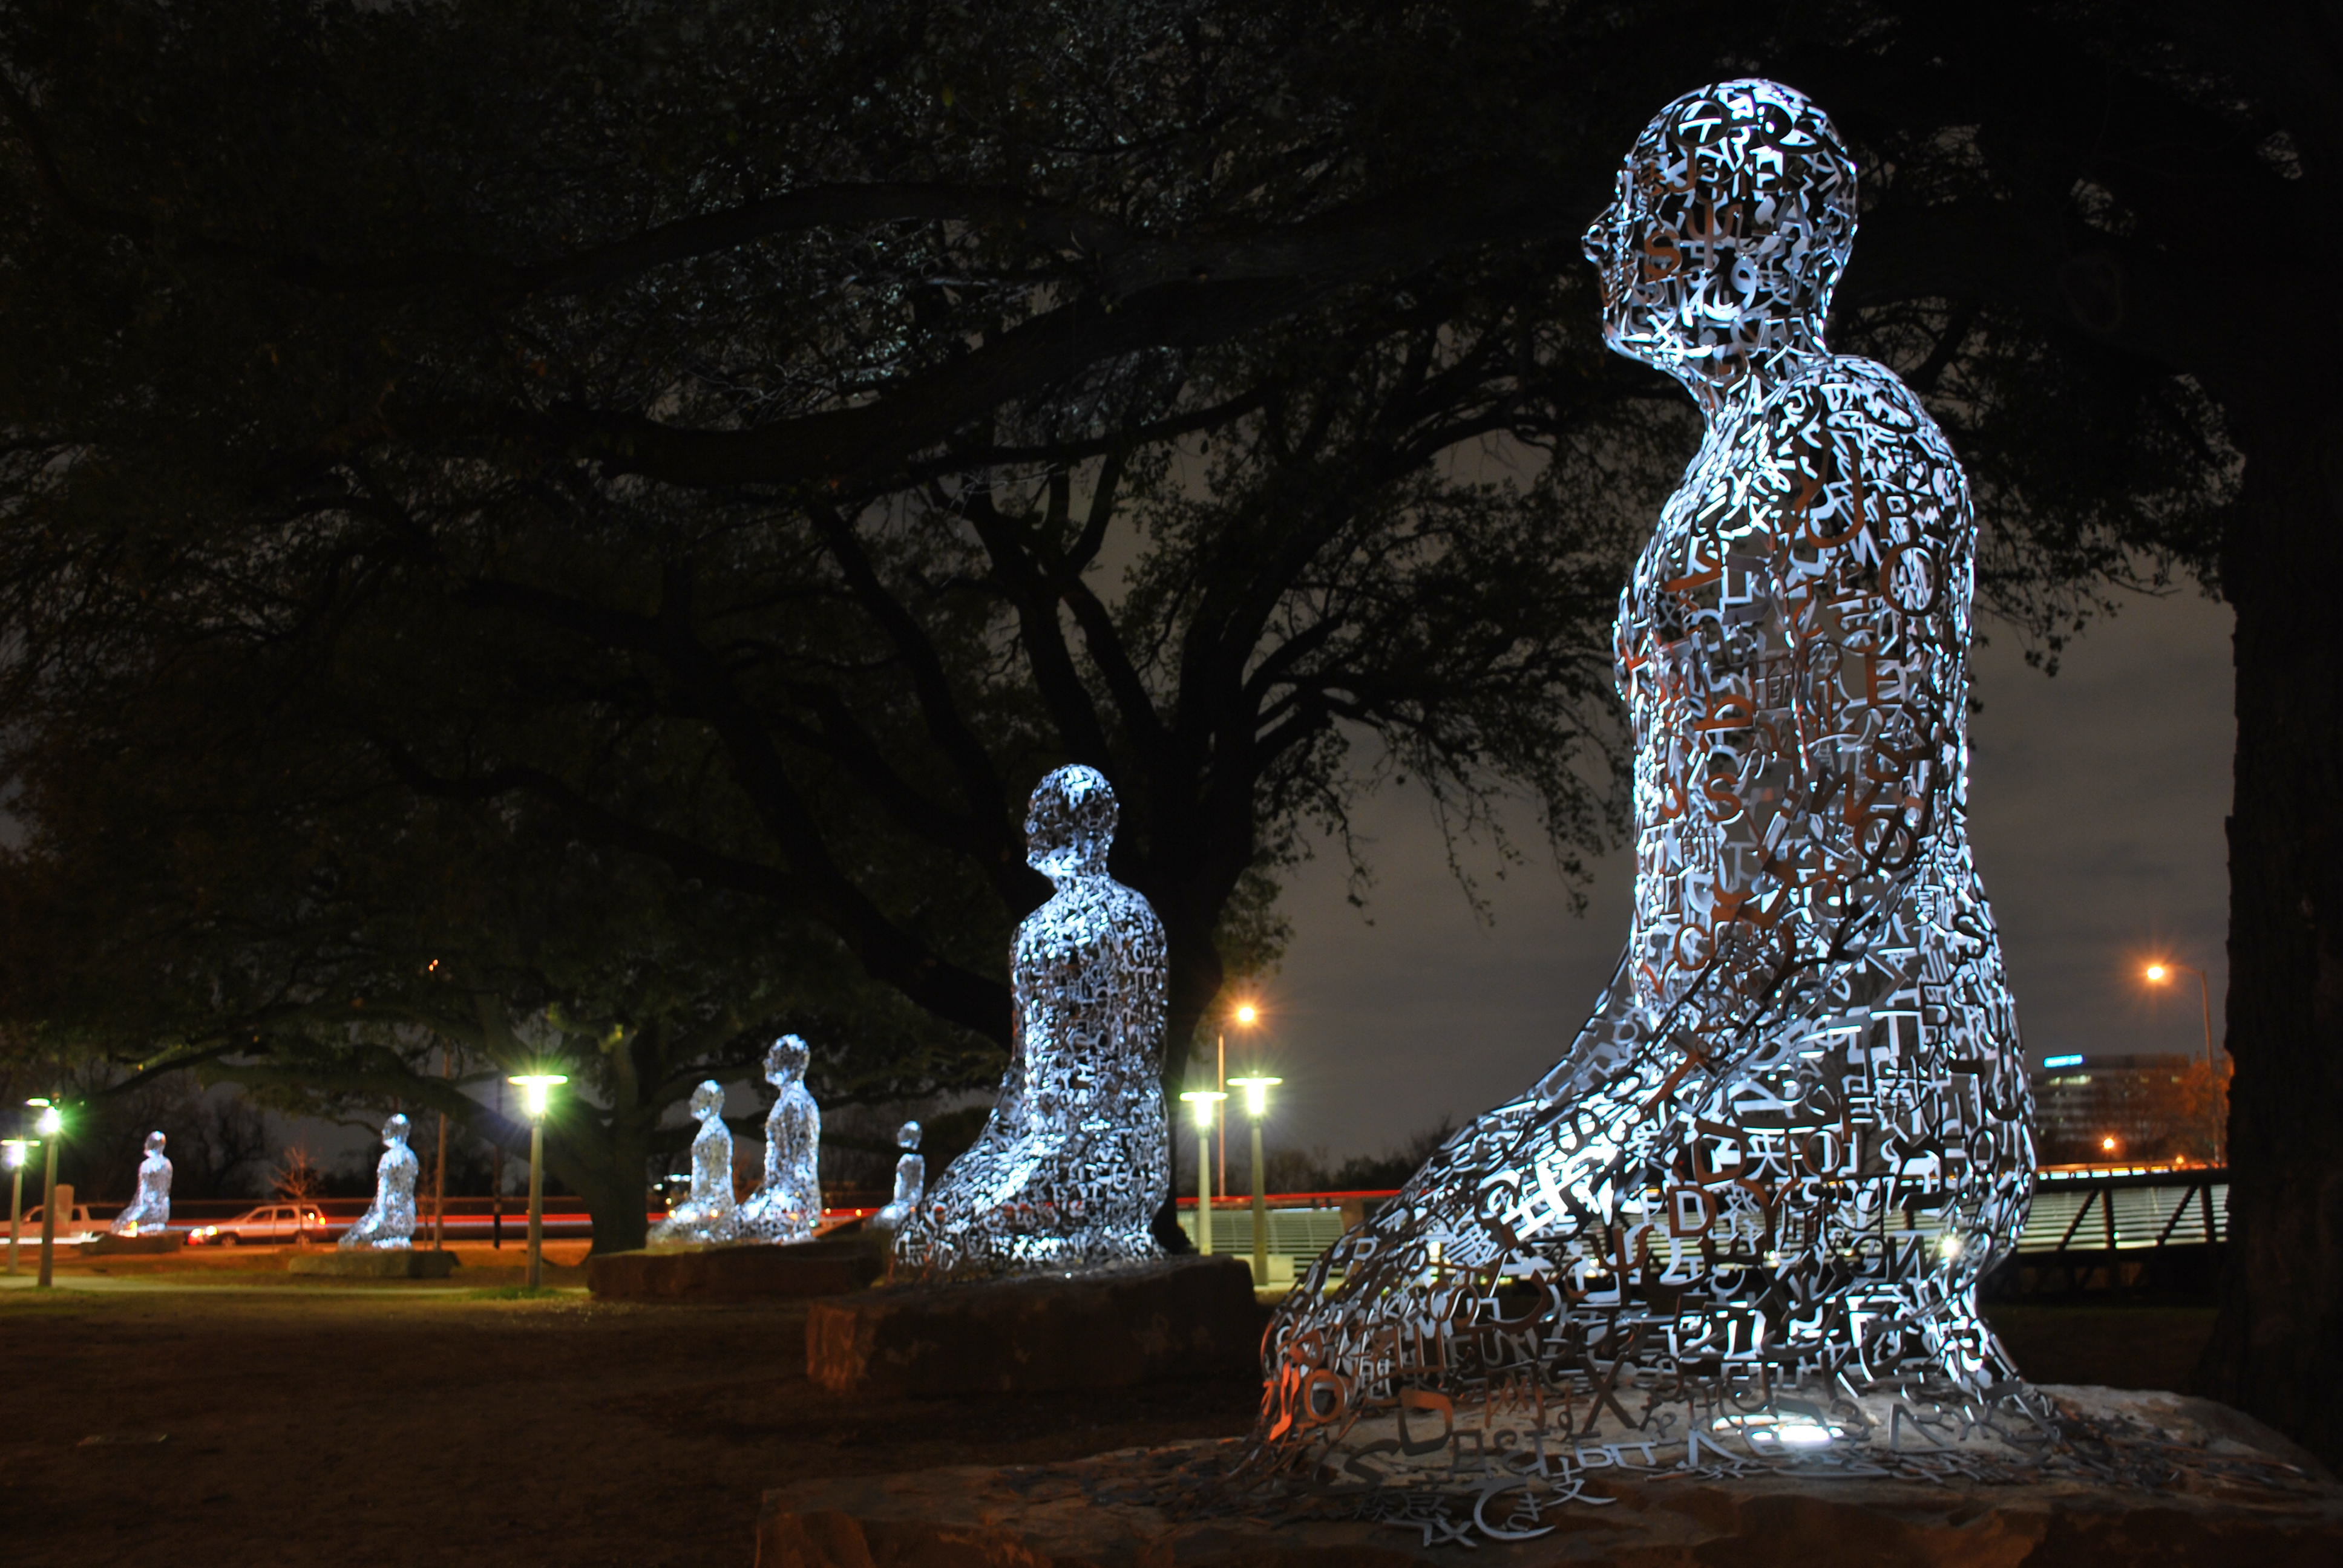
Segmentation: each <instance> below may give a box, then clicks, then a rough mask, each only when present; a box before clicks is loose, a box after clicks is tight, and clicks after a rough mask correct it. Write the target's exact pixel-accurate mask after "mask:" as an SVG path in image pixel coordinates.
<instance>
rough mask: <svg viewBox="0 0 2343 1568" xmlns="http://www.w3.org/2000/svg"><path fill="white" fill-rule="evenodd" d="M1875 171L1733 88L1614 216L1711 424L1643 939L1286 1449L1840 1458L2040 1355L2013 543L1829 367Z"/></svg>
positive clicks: (1648, 741) (1465, 1158)
mask: <svg viewBox="0 0 2343 1568" xmlns="http://www.w3.org/2000/svg"><path fill="white" fill-rule="evenodd" d="M1854 237H1855V165H1854V163H1853V161H1852V159H1851V158H1850V157H1849V156H1848V155H1847V154H1846V152H1845V150H1844V146H1843V144H1842V143H1841V141H1840V139H1839V137H1838V135H1837V133H1836V132H1835V129H1834V128H1833V127H1832V126H1831V123H1830V122H1829V120H1828V119H1826V118H1825V116H1824V115H1823V114H1822V113H1821V111H1819V110H1818V109H1816V108H1815V106H1813V105H1812V104H1810V103H1809V102H1808V101H1807V100H1806V99H1805V97H1803V96H1802V95H1799V94H1797V93H1795V92H1794V91H1792V90H1790V89H1788V88H1785V87H1783V86H1780V85H1776V84H1774V83H1770V82H1764V81H1738V82H1729V83H1725V84H1723V85H1717V86H1714V87H1709V88H1705V89H1703V90H1702V91H1699V92H1696V93H1693V94H1691V95H1687V96H1685V97H1684V98H1681V99H1679V100H1677V101H1676V102H1675V103H1674V104H1672V105H1670V106H1668V107H1667V108H1666V109H1665V110H1664V111H1662V113H1661V114H1660V116H1659V117H1658V118H1657V119H1655V120H1654V121H1653V122H1652V124H1651V126H1649V127H1648V128H1647V129H1646V130H1645V131H1644V134H1643V136H1642V137H1641V139H1639V140H1638V141H1637V142H1636V144H1635V146H1634V150H1633V151H1632V152H1631V153H1630V155H1629V156H1628V158H1627V160H1626V164H1625V166H1624V168H1623V169H1622V170H1621V172H1620V175H1619V178H1618V186H1617V195H1616V198H1615V200H1614V203H1613V205H1612V206H1611V207H1610V209H1609V210H1608V211H1607V212H1605V213H1604V215H1603V216H1602V217H1600V218H1599V219H1598V220H1597V221H1596V222H1595V224H1594V227H1593V228H1592V229H1590V230H1589V231H1588V233H1587V236H1586V240H1585V246H1586V252H1587V255H1588V256H1589V258H1590V259H1592V260H1593V261H1594V264H1595V266H1597V268H1598V269H1599V270H1600V273H1601V281H1602V291H1603V302H1604V334H1605V337H1606V338H1607V339H1608V341H1609V343H1610V345H1611V347H1613V348H1614V350H1616V351H1617V352H1619V353H1621V354H1624V355H1627V356H1629V357H1633V358H1636V359H1640V360H1643V361H1644V362H1645V363H1647V364H1650V365H1653V366H1655V367H1658V368H1659V369H1661V370H1663V371H1665V372H1666V373H1667V374H1668V375H1670V376H1672V377H1674V378H1675V379H1676V380H1678V381H1680V382H1681V383H1683V384H1684V387H1686V388H1687V389H1688V390H1689V391H1690V392H1691V394H1692V396H1693V397H1694V400H1695V401H1696V402H1697V403H1698V404H1699V406H1700V407H1701V409H1702V411H1703V413H1704V415H1705V417H1706V431H1705V436H1704V440H1703V442H1702V444H1701V447H1700V450H1699V453H1698V455H1697V456H1696V457H1694V459H1693V461H1692V464H1691V466H1690V467H1689V468H1688V469H1687V470H1686V472H1685V474H1684V480H1683V482H1682V485H1681V486H1680V487H1679V488H1678V489H1677V490H1676V492H1675V493H1674V496H1672V497H1671V498H1669V500H1668V501H1667V503H1666V505H1665V507H1664V508H1663V510H1662V512H1661V514H1660V518H1659V522H1658V525H1657V528H1656V529H1655V531H1654V534H1653V536H1652V538H1651V540H1650V542H1649V543H1648V544H1647V545H1646V546H1645V547H1644V550H1643V552H1642V555H1641V557H1640V558H1639V559H1638V560H1637V562H1636V564H1635V567H1634V574H1633V576H1632V578H1630V580H1629V582H1628V584H1627V586H1626V588H1625V589H1624V592H1623V593H1622V594H1621V596H1620V601H1619V615H1618V623H1617V630H1616V644H1615V646H1616V659H1617V664H1616V671H1617V678H1618V683H1619V691H1620V695H1621V698H1622V699H1623V700H1624V703H1625V705H1626V710H1627V715H1628V718H1629V721H1630V723H1631V725H1632V727H1633V733H1634V748H1635V750H1634V824H1635V896H1634V917H1633V924H1632V926H1631V928H1630V930H1629V933H1628V939H1627V945H1626V950H1625V952H1624V955H1623V956H1622V957H1621V960H1620V962H1619V967H1618V970H1617V972H1616V974H1615V976H1614V979H1613V980H1612V982H1611V985H1610V988H1609V990H1607V991H1606V992H1605V994H1604V996H1603V997H1602V998H1601V999H1600V1000H1598V1001H1597V1003H1596V1004H1595V1009H1594V1016H1593V1017H1592V1018H1591V1019H1590V1020H1588V1021H1587V1022H1586V1023H1585V1024H1584V1027H1583V1028H1582V1029H1581V1030H1579V1031H1578V1033H1577V1036H1576V1038H1575V1040H1574V1042H1573V1043H1572V1045H1571V1047H1570V1049H1569V1050H1568V1051H1567V1052H1566V1053H1565V1054H1564V1056H1563V1058H1562V1060H1560V1062H1559V1063H1558V1064H1556V1065H1555V1066H1554V1069H1553V1070H1551V1071H1550V1072H1548V1073H1547V1074H1546V1076H1545V1077H1544V1079H1543V1080H1541V1081H1539V1082H1538V1083H1537V1084H1536V1085H1535V1086H1534V1088H1533V1089H1532V1090H1531V1091H1529V1092H1528V1093H1527V1094H1525V1095H1524V1096H1523V1097H1522V1098H1521V1099H1519V1100H1517V1101H1513V1103H1511V1104H1508V1105H1504V1106H1501V1107H1500V1108H1498V1109H1497V1110H1495V1111H1490V1112H1489V1113H1487V1114H1486V1115H1484V1116H1483V1117H1481V1118H1480V1119H1479V1120H1478V1121H1474V1122H1473V1123H1472V1124H1471V1125H1470V1126H1468V1127H1466V1128H1465V1129H1463V1131H1461V1132H1459V1133H1457V1134H1456V1135H1455V1136H1454V1137H1453V1138H1452V1139H1451V1140H1450V1141H1448V1142H1447V1144H1446V1145H1445V1146H1444V1147H1443V1148H1442V1149H1441V1150H1440V1151H1439V1152H1438V1153H1436V1154H1435V1155H1434V1156H1433V1158H1432V1160H1431V1161H1429V1162H1428V1163H1426V1165H1425V1166H1424V1168H1423V1170H1422V1171H1418V1172H1417V1173H1416V1174H1415V1176H1414V1177H1413V1179H1411V1180H1410V1181H1409V1182H1408V1183H1407V1186H1406V1187H1405V1189H1404V1190H1403V1191H1402V1192H1401V1193H1400V1194H1399V1196H1398V1197H1397V1198H1396V1199H1394V1200H1393V1201H1392V1202H1391V1203H1389V1204H1388V1205H1387V1206H1386V1207H1384V1208H1383V1210H1381V1211H1379V1212H1378V1213H1377V1214H1376V1215H1375V1217H1374V1218H1373V1219H1372V1220H1371V1221H1368V1222H1367V1223H1366V1224H1365V1225H1363V1226H1362V1227H1360V1228H1358V1229H1355V1230H1353V1231H1352V1232H1351V1233H1350V1234H1348V1235H1347V1236H1345V1237H1344V1238H1343V1239H1342V1241H1341V1242H1339V1243H1338V1244H1337V1245H1336V1246H1335V1247H1334V1248H1333V1249H1332V1251H1329V1252H1328V1253H1327V1254H1326V1255H1325V1257H1324V1258H1323V1259H1322V1260H1321V1261H1320V1262H1319V1263H1318V1265H1317V1266H1316V1268H1315V1270H1314V1271H1312V1276H1311V1278H1310V1279H1309V1280H1308V1281H1307V1282H1305V1284H1304V1285H1303V1286H1302V1288H1301V1289H1299V1290H1297V1291H1295V1292H1293V1294H1292V1296H1291V1297H1289V1298H1288V1302H1287V1304H1286V1306H1285V1308H1284V1310H1283V1311H1282V1313H1281V1315H1280V1316H1279V1318H1278V1319H1277V1321H1276V1322H1275V1323H1274V1324H1273V1325H1272V1331H1271V1335H1270V1339H1269V1341H1268V1344H1267V1354H1268V1372H1269V1374H1270V1378H1269V1384H1268V1388H1267V1391H1266V1392H1265V1396H1264V1409H1263V1416H1262V1427H1261V1429H1260V1431H1259V1432H1257V1434H1256V1443H1255V1447H1254V1450H1253V1452H1252V1460H1251V1467H1252V1469H1253V1470H1254V1471H1255V1472H1256V1473H1278V1472H1281V1471H1282V1472H1287V1473H1316V1470H1315V1467H1316V1466H1317V1465H1319V1464H1320V1463H1321V1462H1332V1463H1334V1464H1335V1465H1336V1466H1338V1467H1339V1465H1340V1464H1341V1463H1342V1462H1343V1455H1344V1454H1345V1453H1350V1454H1356V1453H1357V1452H1359V1450H1360V1449H1361V1447H1362V1445H1364V1444H1368V1443H1370V1442H1372V1441H1373V1440H1376V1439H1382V1438H1387V1437H1389V1436H1391V1435H1392V1433H1393V1432H1394V1431H1395V1432H1396V1434H1397V1437H1398V1442H1396V1443H1385V1444H1384V1447H1385V1448H1386V1449H1394V1448H1398V1447H1400V1446H1401V1445H1403V1444H1407V1443H1410V1442H1413V1443H1415V1444H1417V1445H1419V1446H1415V1447H1410V1448H1407V1449H1406V1450H1405V1452H1411V1453H1413V1452H1424V1451H1425V1450H1424V1448H1423V1446H1421V1445H1423V1444H1424V1443H1426V1442H1429V1445H1430V1447H1431V1448H1433V1449H1436V1450H1439V1451H1440V1452H1442V1454H1443V1460H1442V1462H1446V1453H1447V1450H1448V1448H1449V1447H1451V1446H1453V1445H1452V1444H1450V1443H1446V1442H1440V1441H1437V1440H1438V1439H1440V1438H1442V1437H1443V1436H1444V1435H1446V1434H1449V1433H1452V1432H1453V1433H1456V1434H1464V1433H1465V1432H1466V1427H1467V1424H1468V1422H1470V1424H1471V1425H1472V1427H1473V1428H1474V1429H1476V1431H1475V1432H1473V1433H1472V1434H1471V1435H1472V1436H1473V1445H1474V1452H1484V1453H1486V1454H1487V1455H1488V1456H1489V1457H1488V1459H1487V1460H1486V1462H1487V1463H1489V1464H1492V1465H1496V1464H1500V1463H1501V1462H1502V1459H1501V1457H1500V1456H1502V1455H1503V1454H1504V1453H1507V1452H1511V1451H1512V1450H1513V1448H1514V1447H1515V1446H1516V1445H1518V1446H1519V1447H1520V1448H1521V1450H1522V1451H1523V1453H1524V1454H1525V1453H1526V1452H1527V1450H1528V1449H1529V1447H1530V1446H1532V1436H1531V1434H1532V1433H1536V1434H1538V1436H1537V1442H1539V1443H1541V1444H1544V1445H1551V1444H1553V1443H1554V1442H1555V1440H1556V1439H1557V1438H1560V1437H1570V1436H1582V1437H1583V1436H1584V1435H1586V1434H1587V1433H1588V1432H1589V1431H1590V1430H1591V1429H1593V1428H1594V1426H1595V1425H1596V1423H1598V1422H1600V1421H1601V1420H1603V1419H1604V1412H1606V1411H1608V1412H1610V1414H1611V1416H1612V1417H1613V1418H1614V1422H1615V1425H1616V1426H1617V1427H1619V1428H1624V1429H1629V1431H1630V1432H1631V1434H1632V1435H1633V1436H1635V1437H1641V1438H1650V1439H1654V1441H1659V1440H1664V1439H1665V1438H1667V1437H1671V1436H1672V1437H1673V1438H1674V1439H1675V1440H1676V1441H1677V1442H1684V1440H1685V1439H1686V1436H1687V1434H1688V1433H1689V1432H1697V1433H1698V1434H1699V1435H1700V1436H1701V1437H1702V1438H1704V1439H1706V1438H1708V1437H1709V1436H1710V1435H1711V1434H1712V1433H1713V1432H1716V1431H1719V1430H1722V1429H1723V1428H1725V1426H1727V1425H1730V1426H1731V1427H1732V1429H1733V1430H1735V1431H1765V1432H1773V1431H1778V1432H1781V1433H1784V1434H1791V1433H1795V1434H1797V1435H1795V1436H1789V1435H1785V1436H1784V1437H1783V1438H1782V1440H1781V1441H1783V1442H1793V1443H1814V1444H1818V1445H1822V1446H1825V1447H1826V1446H1828V1445H1829V1444H1830V1443H1831V1442H1835V1441H1836V1440H1837V1439H1838V1438H1840V1437H1844V1436H1845V1435H1846V1434H1847V1433H1848V1432H1851V1431H1855V1430H1858V1429H1863V1430H1867V1427H1865V1417H1864V1416H1863V1415H1862V1413H1861V1410H1860V1408H1859V1407H1860V1406H1861V1401H1860V1400H1858V1399H1857V1398H1856V1395H1857V1394H1858V1393H1860V1392H1865V1391H1866V1390H1869V1389H1874V1388H1879V1387H1886V1386H1895V1387H1898V1388H1901V1389H1904V1390H1906V1391H1910V1390H1915V1389H1922V1388H1925V1389H1928V1390H1933V1391H1935V1393H1934V1395H1932V1397H1941V1398H1943V1399H1944V1400H1946V1401H1949V1402H1964V1401H1966V1402H1971V1403H1972V1404H1974V1403H1975V1402H1979V1401H1990V1400H1993V1399H1997V1398H2002V1397H2004V1395H2003V1393H2002V1392H1999V1391H1997V1390H1996V1385H1999V1384H2003V1383H2005V1382H2007V1381H2008V1380H2011V1379H2012V1378H2013V1377H2014V1373H2013V1372H2012V1371H2011V1369H2010V1367H2009V1365H2008V1363H2007V1362H2006V1359H2005V1357H2004V1356H2003V1354H2002V1352H2001V1350H2000V1347H1999V1346H1998V1344H1997V1343H1996V1342H1995V1340H1994V1337H1993V1335H1992V1333H1991V1332H1990V1331H1988V1330H1987V1329H1986V1327H1985V1326H1984V1324H1983V1323H1982V1322H1979V1320H1978V1317H1977V1313H1976V1283H1977V1280H1978V1278H1979V1276H1980V1275H1982V1274H1983V1273H1984V1271H1986V1269H1987V1268H1988V1267H1990V1266H1991V1265H1992V1263H1993V1262H1994V1261H1996V1260H1997V1259H1998V1258H2000V1257H2001V1256H2003V1255H2004V1254H2005V1253H2006V1251H2007V1250H2008V1249H2009V1248H2010V1247H2011V1246H2012V1245H2013V1244H2014V1241H2015V1239H2016V1233H2017V1231H2018V1228H2019V1226H2020V1224H2021V1223H2022V1222H2023V1221H2024V1218H2025V1214H2026V1207H2027V1204H2028V1202H2029V1201H2030V1197H2031V1190H2032V1168H2033V1158H2032V1134H2031V1131H2030V1119H2031V1106H2030V1102H2029V1100H2028V1096H2027V1091H2026V1078H2025V1073H2024V1064H2023V1062H2022V1060H2021V1057H2020V1052H2019V1049H2018V1039H2017V1025H2016V1011H2015V1009H2014V1006H2013V1004H2012V1002H2011V1000H2010V997H2009V991H2008V987H2007V984H2006V980H2005V979H2004V976H2003V971H2002V963H2001V954H2000V950H1999V946H1998V943H1997V941H1996V936H1995V932H1994V926H1993V920H1992V916H1991V913H1990V912H1989V910H1987V908H1986V900H1985V895H1984V892H1983V890H1982V889H1981V888H1980V886H1979V884H1978V880H1977V877H1976V871H1975V869H1973V867H1972V865H1971V862H1970V856H1969V848H1968V842H1967V839H1966V824H1965V818H1966V782H1965V777H1964V776H1965V770H1966V761H1967V749H1966V748H1967V742H1966V735H1965V721H1966V701H1967V696H1968V678H1967V671H1966V658H1967V650H1968V643H1969V610H1970V603H1969V601H1970V591H1971V578H1972V555H1973V552H1974V550H1975V547H1976V522H1975V519H1974V518H1973V517H1972V515H1971V512H1970V505H1969V494H1968V487H1967V484H1966V479H1965V478H1964V477H1963V475H1962V472H1961V468H1960V465H1959V464H1958V462H1957V461H1956V459H1955V457H1954V456H1953V453H1952V451H1951V449H1950V447H1948V446H1947V445H1946V441H1945V438H1944V437H1943V436H1942V435H1941V434H1940V433H1939V432H1938V430H1937V428H1936V424H1935V423H1934V422H1933V421H1932V420H1931V419H1930V418H1929V417H1928V415H1927V414H1926V412H1924V411H1923V409H1922V407H1921V406H1920V402H1919V399H1918V398H1917V397H1915V396H1914V394H1913V393H1912V392H1911V391H1909V390H1908V389H1907V388H1906V387H1905V386H1904V385H1903V383H1902V382H1900V381H1899V380H1898V379H1897V378H1896V377H1895V376H1894V375H1893V374H1892V373H1890V372H1889V371H1887V370H1886V369H1885V368H1883V367H1880V366H1878V365H1875V364H1873V363H1871V362H1869V361H1866V360H1863V359H1858V358H1853V357H1840V356H1835V355H1833V354H1831V353H1830V352H1829V351H1828V350H1827V349H1826V348H1825V347H1824V344H1823V339H1822V328H1823V323H1824V319H1825V315H1826V313H1827V311H1828V307H1829V303H1830V295H1831V289H1832V286H1833V285H1834V284H1835V281H1836V279H1837V277H1838V275H1839V272H1840V269H1841V268H1842V267H1843V266H1845V262H1846V259H1847V256H1848V252H1849V248H1850V246H1851V245H1852V243H1853V241H1854ZM1337 1276H1339V1283H1335V1284H1333V1285H1332V1288H1331V1289H1329V1288H1327V1287H1328V1281H1329V1280H1330V1278H1333V1277H1337ZM1785 1396H1796V1397H1795V1398H1792V1397H1785ZM1794 1407H1795V1408H1794ZM1751 1412H1759V1413H1751ZM1798 1412H1812V1418H1811V1419H1808V1417H1807V1416H1805V1415H1801V1414H1799V1413H1798ZM1411 1419H1413V1422H1414V1425H1413V1438H1411V1436H1410V1425H1409V1422H1410V1421H1411ZM1574 1422H1575V1423H1576V1425H1575V1427H1574V1424H1573V1423H1574ZM1752 1423H1755V1424H1754V1425H1753V1424H1752ZM1768 1423H1772V1424H1768ZM1801 1423H1803V1424H1801ZM1427 1428H1428V1429H1429V1434H1430V1435H1429V1437H1427V1435H1426V1433H1427ZM1769 1441H1770V1440H1769ZM1484 1443H1485V1445H1486V1446H1485V1448H1483V1446H1481V1445H1483V1444H1484ZM1749 1446H1750V1448H1751V1449H1752V1451H1753V1452H1755V1451H1756V1450H1758V1449H1760V1448H1763V1447H1764V1446H1765V1443H1764V1442H1760V1441H1757V1440H1752V1442H1750V1444H1749ZM1330 1451H1331V1452H1330ZM1457 1452H1458V1454H1459V1455H1461V1454H1462V1453H1463V1449H1462V1448H1458V1450H1457ZM1541 1452H1543V1448H1542V1449H1541ZM1689 1452H1690V1454H1691V1455H1693V1456H1696V1455H1697V1453H1698V1452H1699V1451H1698V1449H1697V1447H1694V1448H1693V1449H1691V1450H1690V1451H1689ZM1460 1462H1461V1461H1460ZM1687 1462H1691V1459H1689V1458H1688V1460H1687ZM1540 1473H1541V1474H1546V1473H1548V1472H1545V1471H1543V1470H1542V1471H1541V1472H1540ZM1531 1512H1532V1513H1533V1514H1534V1509H1533V1510H1532V1511H1531ZM1483 1523H1484V1527H1489V1526H1487V1524H1486V1522H1483Z"/></svg>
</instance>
